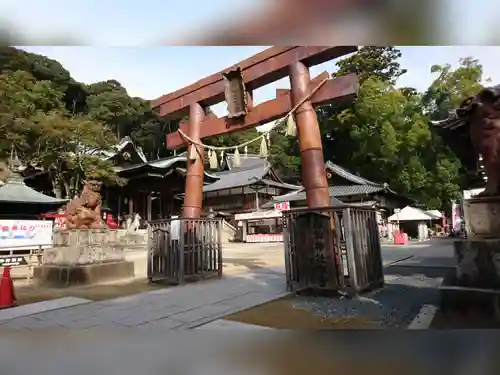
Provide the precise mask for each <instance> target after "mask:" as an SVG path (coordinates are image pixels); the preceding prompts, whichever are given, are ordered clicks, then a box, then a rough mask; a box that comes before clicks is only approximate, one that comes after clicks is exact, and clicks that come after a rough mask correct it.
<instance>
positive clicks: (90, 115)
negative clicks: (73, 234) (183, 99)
mask: <svg viewBox="0 0 500 375" xmlns="http://www.w3.org/2000/svg"><path fill="white" fill-rule="evenodd" d="M400 57H401V52H400V51H399V50H398V49H397V48H395V47H371V46H368V47H362V48H360V50H359V51H358V52H357V53H355V54H353V55H351V56H349V57H347V58H345V59H343V60H341V61H339V62H338V63H337V71H336V72H335V73H334V76H336V75H342V74H346V73H356V74H357V75H358V76H359V79H360V92H359V97H358V98H357V99H356V101H355V102H354V103H353V104H352V105H351V106H350V107H349V108H338V107H336V106H335V105H326V106H323V107H321V108H318V109H317V114H318V120H319V124H320V129H321V134H322V141H323V147H324V154H325V159H326V160H331V161H333V162H335V163H337V164H339V165H341V166H343V167H345V168H347V169H349V170H350V171H352V172H353V173H356V174H359V175H361V176H363V177H365V178H368V179H370V180H374V181H378V182H381V183H383V182H387V183H388V184H389V185H390V186H391V188H392V189H394V190H396V191H398V192H399V193H401V194H404V195H407V196H409V197H411V198H414V199H415V200H416V201H417V202H419V203H421V204H422V205H423V206H425V207H427V208H429V209H431V208H438V209H439V208H442V207H443V206H444V205H445V204H446V203H447V202H449V200H451V199H456V198H457V197H458V195H459V192H460V190H461V189H463V188H465V187H466V181H465V180H464V177H463V176H464V175H465V172H466V171H464V168H463V166H462V165H461V164H460V161H459V159H458V158H457V156H456V155H454V154H453V153H452V152H451V151H450V150H449V148H448V147H447V146H446V144H444V142H443V141H442V140H441V139H440V137H439V136H438V135H437V134H436V133H435V132H434V131H433V129H431V128H430V127H429V120H439V119H443V118H446V117H447V116H448V114H449V112H450V110H452V109H454V108H456V107H457V106H458V104H459V103H460V101H461V100H463V99H464V98H465V97H467V96H468V95H471V94H475V93H477V92H478V90H480V88H481V82H482V81H483V80H484V77H483V69H482V65H481V63H480V62H479V61H478V60H476V59H474V58H473V57H464V58H463V59H461V60H460V61H459V66H458V68H457V69H453V68H452V67H451V66H450V65H435V66H433V67H432V73H434V74H435V79H434V81H433V82H432V83H431V85H430V86H429V87H428V88H427V89H426V90H425V91H424V92H419V91H418V90H416V89H415V88H411V87H398V86H397V82H398V78H399V77H401V76H402V75H404V74H411V72H407V71H406V70H405V69H404V68H403V67H401V66H400V63H399V58H400ZM175 126H176V124H173V123H170V122H167V121H165V120H164V119H162V118H160V117H159V116H158V114H157V113H155V112H154V111H152V110H151V108H150V104H149V102H148V101H147V100H144V99H142V98H137V97H131V96H130V95H129V94H128V93H127V90H126V88H124V87H123V86H122V85H121V84H120V82H117V81H116V80H107V81H103V82H97V83H93V84H90V85H87V84H85V83H81V82H77V81H76V80H74V79H73V78H72V77H71V74H70V73H69V72H68V71H67V70H66V69H65V68H64V67H63V66H62V65H61V64H60V63H59V62H57V61H55V60H52V59H49V58H47V57H45V56H41V55H37V54H33V53H28V52H25V51H23V50H19V49H16V48H13V47H1V48H0V158H3V159H5V158H6V157H7V156H8V155H9V153H10V151H11V149H12V147H14V148H15V149H16V151H17V152H18V155H19V156H20V158H21V159H22V160H23V161H24V162H25V163H27V164H32V165H36V166H38V167H40V168H43V169H44V170H47V171H50V173H51V176H52V179H53V184H54V189H55V190H60V191H61V192H62V194H63V195H65V196H71V195H72V194H74V192H75V191H77V190H78V189H79V188H80V186H81V183H82V181H83V179H85V178H99V179H101V180H104V181H107V182H109V183H123V181H122V180H121V179H119V178H118V177H117V176H116V174H115V173H114V172H113V169H112V168H111V164H110V163H109V162H107V161H105V160H103V159H102V158H99V157H98V154H97V153H95V152H94V151H95V150H106V149H109V148H110V147H112V146H113V145H115V144H116V143H117V142H118V140H119V139H120V138H122V137H124V136H130V137H131V138H132V139H133V140H134V141H135V142H136V143H137V144H138V145H139V146H140V147H142V149H143V151H144V153H145V155H146V156H147V157H148V159H150V160H151V159H157V158H160V157H165V156H168V155H170V154H171V153H170V152H169V151H168V150H167V149H166V146H165V134H166V133H169V132H171V131H172V130H175ZM257 135H258V132H257V130H256V129H251V130H247V131H243V132H237V133H232V134H228V135H224V136H219V137H211V138H209V139H206V140H204V141H205V142H206V143H207V144H212V145H217V146H223V145H225V146H232V145H236V144H241V143H243V142H245V141H247V140H250V139H252V138H255V137H256V136H257ZM259 146H260V145H259V143H258V142H256V143H254V144H251V145H249V146H248V152H250V153H258V150H259ZM242 151H243V150H240V152H242ZM269 152H270V156H269V160H270V161H271V163H272V164H273V165H274V166H275V167H276V169H277V170H278V172H279V173H280V174H281V175H282V176H283V177H284V178H285V179H290V178H291V179H293V178H297V176H299V175H300V167H301V166H300V156H299V148H298V142H297V139H296V137H289V136H287V135H286V134H285V132H284V131H282V130H278V131H275V132H273V133H271V136H270V144H269ZM3 169H5V168H3ZM468 172H470V171H468Z"/></svg>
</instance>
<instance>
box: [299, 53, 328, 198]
mask: <svg viewBox="0 0 500 375" xmlns="http://www.w3.org/2000/svg"><path fill="white" fill-rule="evenodd" d="M310 82H311V77H310V75H309V69H308V67H307V66H305V65H304V64H303V63H302V62H300V61H298V62H295V63H293V64H292V65H290V86H291V100H292V105H293V106H295V105H297V104H298V103H300V101H301V100H303V99H304V98H306V97H307V96H308V95H310ZM295 121H296V124H297V136H298V140H299V148H300V164H301V165H302V168H301V175H302V184H303V185H304V188H305V190H306V197H307V198H306V199H307V207H308V208H319V207H328V206H330V205H331V201H330V194H329V191H328V182H327V179H326V172H325V161H324V157H323V145H322V144H321V133H320V131H319V124H318V116H317V115H316V111H315V110H314V108H313V106H312V104H311V100H310V99H308V100H306V101H304V102H303V103H302V104H301V105H300V106H299V107H298V108H297V110H296V111H295Z"/></svg>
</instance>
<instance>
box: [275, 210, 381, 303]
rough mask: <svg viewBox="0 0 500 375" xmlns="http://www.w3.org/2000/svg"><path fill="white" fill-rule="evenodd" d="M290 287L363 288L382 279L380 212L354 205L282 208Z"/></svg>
mask: <svg viewBox="0 0 500 375" xmlns="http://www.w3.org/2000/svg"><path fill="white" fill-rule="evenodd" d="M283 228H284V247H285V266H286V279H287V280H286V281H287V287H288V290H289V291H300V290H305V289H313V290H314V289H319V290H330V291H347V292H349V293H355V294H356V293H360V292H363V291H367V290H373V289H376V288H380V287H382V286H383V285H384V274H383V267H382V254H381V247H380V239H379V234H378V227H377V220H376V212H375V210H373V209H368V208H360V207H353V206H347V205H346V206H342V207H328V208H321V209H298V210H291V211H287V212H284V215H283Z"/></svg>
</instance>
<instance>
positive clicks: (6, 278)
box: [0, 266, 16, 309]
mask: <svg viewBox="0 0 500 375" xmlns="http://www.w3.org/2000/svg"><path fill="white" fill-rule="evenodd" d="M14 306H16V296H15V294H14V282H13V281H12V277H10V267H8V266H7V267H4V268H3V274H2V280H1V281H0V309H7V308H9V307H14Z"/></svg>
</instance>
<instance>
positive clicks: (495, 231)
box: [463, 197, 500, 238]
mask: <svg viewBox="0 0 500 375" xmlns="http://www.w3.org/2000/svg"><path fill="white" fill-rule="evenodd" d="M463 207H464V218H465V226H466V229H467V236H468V237H469V238H500V197H484V198H482V197H480V198H472V199H467V200H464V204H463Z"/></svg>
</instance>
